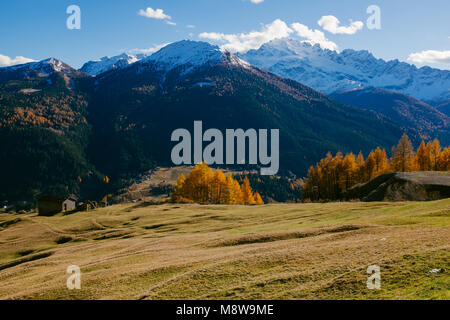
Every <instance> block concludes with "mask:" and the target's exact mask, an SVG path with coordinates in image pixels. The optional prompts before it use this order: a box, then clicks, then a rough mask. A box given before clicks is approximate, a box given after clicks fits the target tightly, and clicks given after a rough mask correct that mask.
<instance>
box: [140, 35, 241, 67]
mask: <svg viewBox="0 0 450 320" xmlns="http://www.w3.org/2000/svg"><path fill="white" fill-rule="evenodd" d="M141 62H142V63H152V64H154V65H156V66H157V68H158V69H159V70H165V71H170V70H172V69H174V68H176V67H178V66H185V67H186V68H185V70H184V73H188V72H189V71H191V70H193V69H195V68H197V67H200V66H204V65H217V64H220V63H229V64H233V65H240V66H242V67H248V66H249V64H248V63H247V62H245V61H243V60H241V59H240V58H238V57H236V56H235V55H233V54H231V53H230V52H228V51H225V50H222V49H220V48H219V47H218V46H215V45H211V44H209V43H207V42H201V41H190V40H183V41H179V42H175V43H172V44H169V45H167V46H166V47H164V48H162V49H160V50H159V51H157V52H155V53H153V54H152V55H151V56H149V57H148V58H146V59H144V60H142V61H141Z"/></svg>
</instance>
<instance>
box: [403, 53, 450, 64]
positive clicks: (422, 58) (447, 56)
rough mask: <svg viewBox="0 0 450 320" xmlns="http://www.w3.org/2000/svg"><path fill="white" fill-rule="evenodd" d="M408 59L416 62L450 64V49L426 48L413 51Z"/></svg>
mask: <svg viewBox="0 0 450 320" xmlns="http://www.w3.org/2000/svg"><path fill="white" fill-rule="evenodd" d="M408 60H410V61H412V62H416V63H442V64H450V50H447V51H437V50H425V51H422V52H417V53H411V54H410V55H409V57H408Z"/></svg>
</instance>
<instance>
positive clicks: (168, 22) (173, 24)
mask: <svg viewBox="0 0 450 320" xmlns="http://www.w3.org/2000/svg"><path fill="white" fill-rule="evenodd" d="M166 23H167V24H168V25H171V26H176V25H177V24H176V23H175V22H172V21H166Z"/></svg>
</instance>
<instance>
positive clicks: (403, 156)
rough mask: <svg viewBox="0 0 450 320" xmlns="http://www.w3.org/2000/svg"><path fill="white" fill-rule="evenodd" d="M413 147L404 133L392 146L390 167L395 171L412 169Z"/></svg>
mask: <svg viewBox="0 0 450 320" xmlns="http://www.w3.org/2000/svg"><path fill="white" fill-rule="evenodd" d="M414 158H415V157H414V149H413V146H412V143H411V140H409V137H408V135H407V134H406V133H404V134H403V136H402V137H401V139H400V141H399V143H398V145H397V146H395V147H394V148H392V160H391V169H392V171H396V172H411V171H414Z"/></svg>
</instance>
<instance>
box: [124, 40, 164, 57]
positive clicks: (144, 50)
mask: <svg viewBox="0 0 450 320" xmlns="http://www.w3.org/2000/svg"><path fill="white" fill-rule="evenodd" d="M169 44H171V42H168V43H164V44H159V45H157V46H154V47H151V48H147V49H131V50H127V52H128V53H131V54H133V53H143V54H151V53H154V52H156V51H159V50H161V49H162V48H164V47H165V46H167V45H169Z"/></svg>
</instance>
